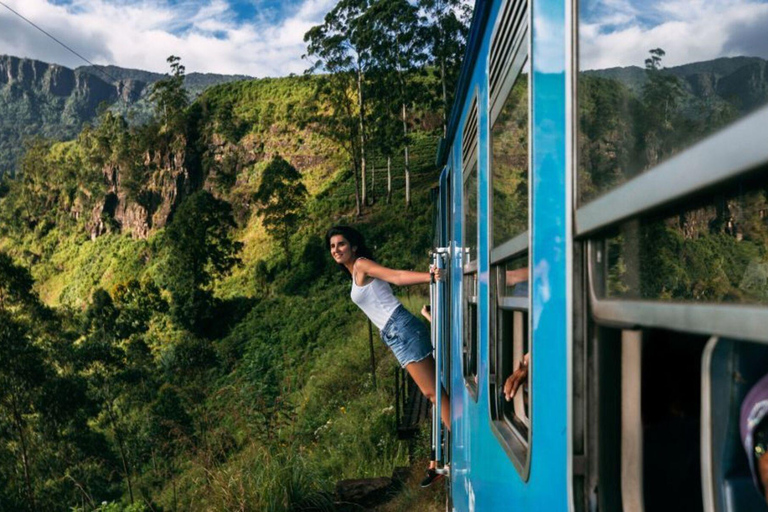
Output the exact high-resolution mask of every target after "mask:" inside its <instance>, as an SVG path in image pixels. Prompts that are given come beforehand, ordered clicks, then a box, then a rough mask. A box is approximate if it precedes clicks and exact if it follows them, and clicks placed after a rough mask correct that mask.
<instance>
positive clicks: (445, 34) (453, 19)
mask: <svg viewBox="0 0 768 512" xmlns="http://www.w3.org/2000/svg"><path fill="white" fill-rule="evenodd" d="M418 6H419V8H420V9H421V11H422V13H423V16H424V18H423V19H424V21H425V25H424V28H425V30H424V37H425V42H426V45H427V49H428V54H429V64H431V65H433V66H435V67H436V68H437V71H438V72H439V74H440V82H439V83H440V92H439V93H438V94H436V95H435V96H439V97H441V98H442V102H441V111H442V114H443V137H447V135H448V109H449V108H450V107H451V105H452V104H453V98H452V97H451V96H452V95H453V91H454V90H455V89H456V85H457V82H458V78H459V72H460V71H461V59H462V57H463V56H464V50H465V48H466V39H467V32H468V31H469V20H470V16H471V14H472V9H471V7H470V6H469V4H468V3H467V2H466V1H465V0H418Z"/></svg>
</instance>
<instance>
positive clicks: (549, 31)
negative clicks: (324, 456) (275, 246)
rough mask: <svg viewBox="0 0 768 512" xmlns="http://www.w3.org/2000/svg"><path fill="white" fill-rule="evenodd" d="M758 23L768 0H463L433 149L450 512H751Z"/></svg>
mask: <svg viewBox="0 0 768 512" xmlns="http://www.w3.org/2000/svg"><path fill="white" fill-rule="evenodd" d="M718 24H721V26H722V27H725V28H723V29H722V31H724V32H727V33H728V36H727V37H725V36H723V37H721V39H722V41H720V43H718V42H717V41H718V40H717V37H716V35H715V33H714V32H715V31H714V30H712V27H713V26H714V27H717V26H718ZM766 28H768V2H766V1H764V0H750V1H747V0H744V1H743V2H737V1H733V2H720V3H718V2H710V3H707V2H683V1H682V0H681V1H677V2H675V1H672V2H656V1H648V2H641V1H637V0H627V1H623V2H616V1H608V0H583V1H578V2H577V1H575V0H570V1H566V0H524V1H521V0H493V1H482V0H479V1H477V2H476V5H475V10H474V18H473V22H472V27H471V29H470V36H469V40H468V48H467V54H466V58H465V62H464V66H463V69H462V74H461V78H460V83H459V86H458V89H457V94H456V104H455V105H454V108H453V111H452V115H451V117H450V122H449V128H448V132H447V137H446V138H445V140H444V141H443V143H442V144H441V147H440V150H439V153H438V164H439V165H441V166H442V167H443V172H442V174H441V176H440V182H439V199H438V201H437V225H436V240H435V250H434V256H433V257H434V259H435V263H436V264H438V265H441V266H444V267H445V268H447V272H446V275H447V277H446V279H445V280H443V282H440V283H436V284H434V285H433V298H432V300H433V308H434V309H433V312H434V315H433V318H434V322H433V342H434V344H435V347H436V354H437V362H438V365H437V366H438V373H439V375H438V378H439V380H440V382H442V384H443V387H444V389H445V390H446V391H447V392H448V393H449V395H450V400H451V429H450V432H449V431H447V430H446V429H443V428H438V427H437V426H435V427H434V428H433V436H434V438H435V439H436V440H437V441H436V442H435V444H434V447H435V449H436V450H437V454H438V458H439V459H440V465H441V466H442V467H443V468H444V471H445V472H446V473H449V475H450V478H448V479H446V480H447V486H448V495H449V501H448V504H449V509H453V510H459V511H475V510H477V511H481V510H482V511H485V510H488V511H497V510H499V511H501V510H537V511H558V510H563V511H565V510H590V511H593V510H607V511H614V510H624V511H646V510H647V511H656V510H675V511H682V510H686V511H687V510H707V511H733V512H735V511H739V512H741V511H765V510H768V507H766V504H765V500H764V499H763V497H762V496H761V495H760V493H759V492H758V491H757V490H756V488H755V486H754V485H753V482H752V476H751V474H750V470H749V465H748V460H747V455H746V454H745V451H744V449H743V447H742V443H741V440H740V437H739V408H740V405H741V401H742V399H743V398H744V396H745V394H746V393H747V391H748V390H749V388H750V387H751V386H752V385H753V384H754V383H755V382H756V381H757V380H759V379H760V378H761V377H762V376H763V375H765V374H766V373H768V347H766V346H765V343H766V342H768V327H766V326H768V309H766V307H765V306H766V305H767V304H768V144H767V143H766V142H768V140H767V137H766V135H765V133H766V128H765V127H766V126H768V63H767V62H766V58H767V57H768V45H765V44H764V41H765V37H764V34H765V31H766ZM675 31H678V32H680V33H679V34H677V33H676V32H675ZM729 31H730V32H729ZM638 34H640V35H641V36H643V37H641V38H640V39H638ZM750 34H752V35H750ZM760 34H763V35H762V36H760ZM633 38H634V39H633ZM654 38H658V40H657V39H654ZM713 41H714V42H713ZM718 44H719V45H718ZM662 45H666V46H667V48H666V49H665V48H663V47H662ZM675 52H676V53H675ZM761 52H762V53H761ZM628 56H629V57H628ZM627 58H630V59H635V60H633V61H631V62H629V63H628V62H627V61H626V59H627ZM622 59H625V60H622ZM632 65H634V67H632ZM524 361H528V369H529V371H528V376H527V382H526V383H525V384H524V385H523V386H521V388H520V389H519V390H518V392H517V393H516V395H515V397H514V399H512V400H511V401H507V400H506V399H505V397H504V393H503V388H504V383H505V380H506V378H507V377H508V376H509V375H510V374H511V373H512V372H513V371H514V370H515V369H516V368H518V367H520V365H521V363H523V362H524Z"/></svg>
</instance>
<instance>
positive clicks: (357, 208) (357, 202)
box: [352, 157, 362, 217]
mask: <svg viewBox="0 0 768 512" xmlns="http://www.w3.org/2000/svg"><path fill="white" fill-rule="evenodd" d="M352 166H353V168H354V169H353V170H354V172H355V216H357V217H360V214H361V213H362V210H361V207H360V176H358V172H357V159H356V158H354V157H352Z"/></svg>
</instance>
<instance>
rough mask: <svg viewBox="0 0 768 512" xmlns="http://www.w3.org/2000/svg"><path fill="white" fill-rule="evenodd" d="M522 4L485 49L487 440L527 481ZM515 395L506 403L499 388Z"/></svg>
mask: <svg viewBox="0 0 768 512" xmlns="http://www.w3.org/2000/svg"><path fill="white" fill-rule="evenodd" d="M527 27H528V20H527V2H519V1H518V2H515V1H511V0H510V1H507V2H505V3H504V5H503V6H502V13H501V16H500V17H499V21H498V25H497V27H496V29H495V30H496V31H495V33H494V37H493V39H492V43H491V52H490V55H489V62H488V66H489V78H488V79H489V91H490V119H489V120H490V123H491V125H490V147H491V151H490V153H491V155H490V156H491V159H490V175H491V183H490V185H491V197H490V199H491V214H490V216H491V222H490V225H491V228H490V233H489V239H490V240H491V258H490V264H491V277H492V278H491V286H490V288H491V290H490V293H491V300H490V306H491V324H490V325H491V333H490V350H489V356H490V360H489V369H488V371H489V378H488V386H489V395H490V397H491V398H490V401H491V404H490V405H491V407H490V412H491V425H492V429H493V432H494V434H495V436H496V437H497V439H498V440H499V442H500V443H501V445H502V446H503V447H504V450H505V451H506V453H507V454H508V455H509V457H510V459H511V460H512V462H513V464H514V465H515V467H516V468H517V470H518V472H519V473H520V475H521V477H522V478H523V479H524V480H526V479H527V478H528V474H529V467H530V449H529V447H530V439H531V427H532V425H531V403H532V398H533V397H532V396H531V393H530V392H531V387H530V386H529V383H530V382H531V380H530V379H531V373H532V372H531V370H532V366H531V365H530V363H529V361H530V357H531V349H532V346H531V343H530V332H529V324H530V319H529V309H530V307H529V303H530V295H529V278H530V275H529V274H530V271H529V266H530V265H529V262H530V258H529V250H528V244H529V242H528V238H529V237H528V223H529V199H528V198H529V182H528V170H529V163H528V162H529V148H528V145H529V115H528V112H529V97H528V76H529V72H528V28H527ZM513 382H517V383H519V387H518V388H517V391H516V393H515V395H514V397H512V398H511V400H507V396H506V395H505V392H504V388H505V383H506V384H507V386H510V385H511V384H512V383H513Z"/></svg>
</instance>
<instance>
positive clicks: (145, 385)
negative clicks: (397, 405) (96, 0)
mask: <svg viewBox="0 0 768 512" xmlns="http://www.w3.org/2000/svg"><path fill="white" fill-rule="evenodd" d="M169 64H171V66H172V68H173V69H172V73H171V74H170V75H168V76H167V77H166V78H165V79H164V80H161V81H159V82H157V83H156V85H155V87H154V88H153V89H154V91H155V94H154V95H153V98H154V100H155V103H154V107H155V111H154V117H153V119H152V121H151V122H149V123H147V124H145V125H141V126H137V125H133V124H131V123H130V122H128V121H126V120H125V119H123V118H122V117H121V116H120V115H118V114H116V113H114V112H110V111H105V112H102V113H101V114H100V116H99V118H98V121H97V122H96V123H95V125H94V126H93V127H87V128H85V129H83V130H82V131H81V132H80V133H79V134H78V135H77V137H76V138H73V140H70V141H66V142H54V141H50V140H44V139H40V140H34V141H32V142H30V143H29V144H28V147H27V149H26V152H25V156H24V157H23V159H22V161H21V162H22V163H21V166H20V169H21V171H20V172H19V173H18V175H17V176H14V177H9V176H6V177H5V178H4V179H2V180H0V508H1V509H3V510H5V509H9V510H20V511H23V510H29V511H35V510H46V511H48V510H50V511H57V510H62V511H64V510H77V511H83V512H85V511H93V510H99V511H131V512H139V511H147V510H154V511H160V510H190V511H193V510H253V511H261V510H270V511H287V510H333V508H334V505H333V494H332V492H333V489H334V484H335V482H336V481H337V480H339V479H342V478H360V477H372V476H386V475H389V474H391V472H392V470H393V468H394V467H396V466H402V465H406V464H408V462H409V460H408V450H407V446H406V445H404V444H403V443H401V442H400V441H398V440H397V437H396V429H395V414H394V397H393V392H394V390H393V386H394V382H393V381H394V369H395V368H396V363H395V361H394V358H393V356H392V355H391V354H390V352H389V351H388V350H387V348H386V346H385V345H384V344H381V343H377V344H376V346H375V359H376V366H375V368H374V370H373V371H375V373H376V379H375V382H377V383H378V386H377V387H375V386H374V384H373V382H374V379H372V375H371V371H372V370H371V366H370V359H369V357H368V350H369V349H368V329H367V322H366V320H365V318H364V316H363V314H362V313H361V312H359V311H358V310H357V308H355V306H354V305H353V304H352V302H351V301H350V300H349V299H348V295H349V282H348V281H347V280H346V279H345V278H344V276H343V275H342V274H341V273H340V272H339V271H338V269H337V268H336V266H335V265H334V264H333V263H332V261H331V260H330V258H329V257H328V254H327V249H326V248H325V244H324V240H323V235H324V232H325V230H326V229H327V228H328V227H329V226H330V225H331V224H336V223H350V224H351V223H354V224H356V225H357V226H358V227H359V228H360V229H361V231H363V233H364V234H365V235H366V236H367V237H368V239H369V241H370V242H371V245H372V246H373V247H374V248H375V252H376V255H377V258H378V259H379V260H380V261H381V262H382V263H384V264H387V265H389V266H392V267H398V268H408V269H425V268H426V266H427V255H428V247H429V245H430V242H431V238H432V225H431V224H432V204H431V202H430V199H429V196H430V193H429V191H430V189H431V187H433V186H434V184H435V180H436V179H437V176H438V170H437V169H435V168H434V155H435V151H436V146H437V141H438V137H439V128H440V126H439V122H435V120H437V119H439V117H440V116H439V115H438V114H436V113H435V112H434V111H433V110H432V109H433V107H434V106H435V105H439V104H440V101H439V100H438V99H437V98H435V97H432V96H430V94H431V93H429V91H430V90H435V89H436V88H435V87H434V84H435V82H434V80H435V76H434V75H433V76H432V77H431V78H430V77H427V76H421V75H420V76H416V73H414V76H413V77H412V79H413V81H414V83H413V84H410V85H411V86H413V87H414V88H417V89H418V88H421V89H423V90H424V96H423V97H420V99H414V100H412V101H409V104H408V105H407V109H408V113H407V115H405V116H402V109H398V110H397V111H396V112H394V113H392V112H391V111H390V110H387V109H382V110H381V111H379V112H378V113H377V114H376V115H377V116H379V117H378V118H379V119H381V120H383V119H385V117H386V115H389V114H393V115H394V116H395V117H394V119H395V121H394V122H392V120H391V119H390V120H389V122H390V126H397V128H398V130H401V131H400V134H401V135H402V134H403V133H405V134H407V137H401V136H398V137H394V136H392V137H390V138H389V139H387V140H384V139H385V138H386V137H384V135H386V131H383V132H376V131H373V130H371V131H370V132H369V133H368V135H369V137H368V138H366V144H368V145H367V146H366V148H367V153H366V154H367V156H366V158H367V166H368V174H367V175H365V178H364V179H361V178H362V176H361V175H358V172H360V171H361V167H360V160H359V158H360V153H359V152H356V151H351V152H349V151H347V152H345V151H344V145H345V144H346V143H347V141H345V140H344V139H343V138H342V137H339V136H335V135H334V134H333V133H332V132H331V130H329V122H330V123H332V121H333V118H334V115H335V114H336V111H335V110H334V107H333V104H332V103H331V102H330V101H329V98H328V95H327V92H328V91H327V89H324V88H325V87H327V85H328V84H329V83H330V82H329V81H328V80H329V77H327V76H302V77H288V78H281V79H265V80H254V81H247V82H245V81H244V82H235V83H229V84H225V85H221V86H218V87H213V88H210V89H208V90H207V91H206V92H205V93H204V94H202V95H201V96H200V97H199V98H198V99H197V100H195V101H194V102H193V103H191V104H187V102H186V92H185V90H184V88H183V87H182V83H183V81H182V79H183V76H184V71H183V66H181V64H180V63H179V61H178V59H175V58H172V59H170V60H169ZM381 72H382V73H384V74H383V75H380V76H381V77H382V80H389V79H387V78H386V76H385V75H386V72H385V71H384V70H381ZM367 80H368V79H367ZM370 86H372V83H371V82H370V81H367V82H366V87H370ZM415 97H416V96H414V98H415ZM401 101H402V98H401V97H398V102H401ZM398 105H399V103H398ZM400 106H402V105H400ZM388 113H389V114H388ZM353 114H357V112H354V113H353ZM397 116H400V117H397ZM354 117H356V116H353V118H354ZM402 130H404V132H403V131H402ZM357 135H359V132H357ZM379 137H382V138H379ZM404 145H407V146H408V148H409V151H408V152H407V153H406V152H405V151H404ZM278 155H279V156H278ZM386 168H389V169H390V172H389V173H385V172H384V169H386ZM406 168H407V169H408V172H409V176H407V175H406V172H405V170H406ZM388 174H389V176H388ZM356 180H357V181H356ZM406 180H408V181H406ZM356 183H357V186H356ZM406 183H407V185H406ZM390 184H391V185H390ZM361 188H365V189H366V191H367V193H368V196H367V197H368V198H369V200H368V201H366V202H365V203H361V202H356V195H357V193H356V191H359V190H361ZM384 190H387V191H388V196H390V198H391V203H385V202H383V201H381V202H376V200H375V197H376V196H375V192H376V191H380V193H382V194H383V192H384ZM358 193H359V192H358ZM409 196H410V205H408V207H406V203H407V198H408V197H409ZM356 204H357V206H358V207H359V212H358V211H357V208H356ZM425 293H426V287H416V289H411V290H408V291H407V292H406V295H405V296H403V301H404V302H405V304H406V305H407V306H408V307H410V308H411V309H412V310H416V309H418V308H419V307H420V306H421V303H422V302H423V301H424V295H425ZM411 294H413V295H411ZM422 444H423V443H422ZM417 454H418V455H419V456H423V455H424V453H423V451H422V452H417ZM427 496H433V495H432V494H428V495H427ZM438 499H439V498H438ZM403 500H404V501H403V502H402V504H401V505H400V506H401V508H400V509H402V507H405V508H408V507H409V504H414V503H418V502H419V500H418V499H417V498H415V497H414V496H413V495H412V494H411V495H408V494H407V493H406V494H404V498H403ZM430 500H431V501H432V505H434V498H427V499H426V501H427V502H430ZM393 506H396V502H395V503H394V504H393Z"/></svg>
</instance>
